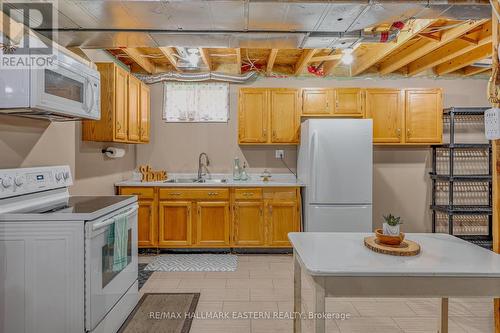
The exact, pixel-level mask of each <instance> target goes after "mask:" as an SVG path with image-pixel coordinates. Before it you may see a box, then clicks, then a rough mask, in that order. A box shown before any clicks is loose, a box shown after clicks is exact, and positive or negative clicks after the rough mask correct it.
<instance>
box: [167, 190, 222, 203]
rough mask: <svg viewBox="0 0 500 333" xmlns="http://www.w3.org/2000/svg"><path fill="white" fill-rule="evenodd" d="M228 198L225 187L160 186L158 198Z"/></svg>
mask: <svg viewBox="0 0 500 333" xmlns="http://www.w3.org/2000/svg"><path fill="white" fill-rule="evenodd" d="M228 198H229V189H227V188H174V187H172V188H161V189H160V199H170V200H179V199H184V200H185V199H190V200H225V199H228Z"/></svg>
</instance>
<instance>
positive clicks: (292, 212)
mask: <svg viewBox="0 0 500 333" xmlns="http://www.w3.org/2000/svg"><path fill="white" fill-rule="evenodd" d="M267 210H268V224H267V227H268V237H267V239H268V244H269V246H277V247H290V246H291V244H290V241H289V240H288V233H289V232H294V231H299V230H300V229H299V227H298V219H297V215H298V214H297V213H298V212H297V202H296V201H288V202H287V201H280V202H268V203H267Z"/></svg>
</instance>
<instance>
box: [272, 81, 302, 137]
mask: <svg viewBox="0 0 500 333" xmlns="http://www.w3.org/2000/svg"><path fill="white" fill-rule="evenodd" d="M298 102H299V96H298V91H297V90H296V89H272V90H271V131H272V135H271V142H273V143H296V142H298V138H299V136H298V132H299V128H300V124H299V119H300V118H299V114H298V110H299V109H298Z"/></svg>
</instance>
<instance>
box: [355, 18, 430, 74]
mask: <svg viewBox="0 0 500 333" xmlns="http://www.w3.org/2000/svg"><path fill="white" fill-rule="evenodd" d="M434 22H435V20H432V19H422V20H412V21H410V22H409V23H408V24H407V27H405V30H406V31H402V32H401V33H400V34H399V36H398V39H397V41H396V42H390V43H386V44H378V45H377V44H375V45H373V49H371V50H370V51H368V52H366V53H365V54H363V55H361V56H360V57H356V54H354V63H353V64H352V66H351V76H356V75H359V74H361V73H363V72H364V71H366V70H367V69H368V68H370V67H371V66H373V65H375V64H376V63H378V62H379V61H381V60H382V59H384V58H385V57H387V56H388V55H389V54H390V53H392V52H394V51H396V50H397V49H399V48H400V47H402V46H403V45H404V44H405V43H406V42H408V41H410V40H411V39H412V38H413V37H415V36H417V35H418V34H419V33H421V32H424V30H425V29H426V28H427V27H428V26H429V25H431V24H432V23H434Z"/></svg>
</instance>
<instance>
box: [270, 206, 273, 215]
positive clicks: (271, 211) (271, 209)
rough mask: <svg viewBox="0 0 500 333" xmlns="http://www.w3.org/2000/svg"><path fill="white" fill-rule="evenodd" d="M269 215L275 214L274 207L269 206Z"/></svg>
mask: <svg viewBox="0 0 500 333" xmlns="http://www.w3.org/2000/svg"><path fill="white" fill-rule="evenodd" d="M269 213H271V214H272V213H273V206H269Z"/></svg>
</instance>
